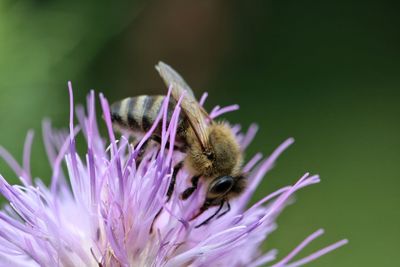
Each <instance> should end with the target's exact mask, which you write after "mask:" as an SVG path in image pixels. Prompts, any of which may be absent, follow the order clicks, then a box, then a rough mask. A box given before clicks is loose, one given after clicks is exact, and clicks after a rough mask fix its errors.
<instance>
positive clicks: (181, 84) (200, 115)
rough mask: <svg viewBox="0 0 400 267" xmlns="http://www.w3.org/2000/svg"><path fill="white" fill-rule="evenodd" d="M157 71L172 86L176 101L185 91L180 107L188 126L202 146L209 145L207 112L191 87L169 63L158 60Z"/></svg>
mask: <svg viewBox="0 0 400 267" xmlns="http://www.w3.org/2000/svg"><path fill="white" fill-rule="evenodd" d="M156 69H157V71H158V72H159V73H160V76H161V77H162V79H163V80H164V82H165V84H166V85H167V86H172V92H171V94H172V97H173V98H174V99H175V100H176V101H178V100H179V98H180V97H181V95H182V93H185V96H184V97H183V100H182V103H181V107H182V111H183V112H184V113H185V115H186V117H187V119H188V121H189V123H190V126H191V127H192V129H193V131H194V133H195V134H196V136H197V139H198V140H199V142H200V144H201V146H202V147H203V149H204V148H207V147H209V140H208V135H207V127H208V124H207V120H206V119H207V118H208V114H207V112H206V111H205V110H204V109H203V107H201V106H200V105H199V103H198V101H197V100H196V98H195V96H194V94H193V91H192V89H190V87H189V85H188V84H187V83H186V82H185V80H184V79H183V78H182V77H181V76H180V75H179V74H178V73H177V72H176V71H175V70H174V69H173V68H171V67H170V66H169V65H167V64H165V63H164V62H159V63H158V65H157V66H156Z"/></svg>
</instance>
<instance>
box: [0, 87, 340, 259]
mask: <svg viewBox="0 0 400 267" xmlns="http://www.w3.org/2000/svg"><path fill="white" fill-rule="evenodd" d="M69 90H70V100H71V101H70V102H71V114H70V129H69V133H68V132H63V131H56V130H54V129H53V128H52V127H51V125H50V123H49V122H48V121H46V122H44V124H43V136H44V141H45V147H46V150H47V154H48V158H49V161H50V164H51V167H52V177H51V184H50V185H49V186H46V185H45V184H43V182H42V181H41V180H40V179H32V176H31V173H30V167H29V165H30V164H29V157H30V147H31V143H32V139H33V134H32V133H31V132H29V133H28V137H27V140H26V143H25V147H24V160H23V164H22V166H20V165H19V164H18V163H17V162H16V161H15V160H14V159H13V158H12V157H11V156H10V155H9V154H8V153H7V152H6V151H5V150H4V149H2V148H0V155H1V156H2V157H3V158H4V159H5V160H6V161H7V162H8V163H9V165H10V166H11V167H12V168H13V170H14V171H15V173H16V175H17V176H18V177H19V178H20V181H21V183H22V185H10V184H9V183H8V182H7V181H6V180H5V179H4V178H3V177H2V176H0V192H1V194H2V195H3V196H4V197H5V198H6V199H7V201H8V204H7V205H5V207H4V208H3V210H2V211H0V266H166V267H176V266H262V265H265V264H266V263H270V265H271V266H274V267H278V266H291V267H293V266H300V265H303V264H305V263H308V262H310V261H312V260H314V259H316V258H318V257H320V256H321V255H323V254H325V253H328V252H330V251H332V250H334V249H336V248H338V247H340V246H342V245H344V244H346V243H347V240H342V241H339V242H337V243H335V244H333V245H331V246H328V247H326V248H324V249H321V250H319V251H317V252H315V253H313V254H311V255H310V256H308V257H305V258H303V259H300V260H297V261H293V258H294V256H296V254H297V253H298V252H299V251H300V250H302V249H303V248H304V247H305V246H306V245H307V244H309V243H310V242H311V241H312V240H314V239H315V238H316V237H318V236H320V235H321V234H322V233H323V231H322V230H318V231H316V232H315V233H313V234H311V235H310V236H309V237H307V238H306V239H305V240H304V241H303V242H302V243H301V244H300V245H299V246H298V247H296V248H295V249H294V250H293V251H292V252H291V253H290V254H289V255H287V256H286V257H284V258H283V259H281V260H278V261H277V262H275V263H271V262H273V261H275V259H276V255H277V251H276V250H274V249H272V250H270V251H268V252H267V253H265V254H263V253H262V252H261V251H260V245H261V244H262V243H263V242H264V241H265V240H266V238H267V236H268V235H269V234H270V233H271V232H272V231H274V230H275V229H276V223H275V221H276V217H277V216H278V215H279V214H280V212H281V211H282V209H283V208H284V207H285V206H286V205H287V204H288V202H289V201H290V199H291V197H292V195H293V193H294V192H296V191H297V190H299V189H301V188H303V187H305V186H308V185H312V184H315V183H318V182H319V178H318V176H316V175H312V176H311V175H309V174H305V175H304V176H303V177H301V178H300V180H298V182H297V183H295V184H294V185H291V186H286V187H284V188H281V189H280V190H278V191H276V192H273V193H271V194H269V195H268V196H266V197H265V198H263V199H261V200H260V201H259V202H257V203H256V204H254V205H253V206H251V207H250V208H247V206H248V201H249V199H250V198H251V196H252V194H253V193H254V191H255V189H256V188H257V186H258V184H259V183H260V181H261V180H262V179H263V177H264V176H265V174H266V173H267V172H268V171H269V170H270V169H271V168H272V167H273V165H274V164H275V161H276V159H277V157H278V156H279V155H280V154H281V153H282V152H283V151H284V150H285V149H286V148H287V147H288V146H289V145H291V144H292V143H293V139H288V140H286V141H285V142H284V143H283V144H281V145H280V146H279V147H278V148H277V149H276V150H275V151H274V152H273V153H272V154H271V155H270V156H269V157H268V158H266V159H264V160H263V161H261V162H260V160H261V158H262V157H261V155H260V154H257V155H255V156H254V157H253V158H252V159H251V160H250V161H249V162H247V164H245V166H244V171H245V172H247V173H249V177H248V181H249V186H248V188H247V190H246V191H245V192H244V194H243V195H241V196H240V197H239V198H237V199H235V200H232V202H231V206H232V209H231V211H230V212H229V213H227V214H226V215H225V216H223V217H221V218H218V219H215V220H212V221H211V222H210V223H209V224H207V225H205V226H202V227H200V228H195V226H196V225H197V224H198V223H200V222H202V221H203V220H204V219H205V218H207V217H208V216H210V214H212V213H213V212H214V209H215V208H212V209H210V210H208V211H206V212H205V213H204V214H202V215H201V216H200V217H199V218H197V219H196V220H194V221H189V218H190V217H191V216H192V215H193V214H194V213H195V212H196V211H197V210H198V209H199V207H200V206H201V205H202V203H203V200H204V188H202V186H201V184H200V188H199V190H196V192H195V193H194V194H193V195H192V197H191V198H190V199H189V200H186V201H183V200H181V199H180V198H179V193H180V192H182V191H183V190H184V189H185V188H186V187H187V186H188V180H189V179H190V177H189V174H188V173H187V172H185V171H181V172H179V174H178V177H177V184H176V187H175V191H174V194H173V195H172V198H171V199H170V201H168V202H166V197H165V196H166V192H167V190H168V185H169V182H170V179H171V173H172V170H173V166H174V165H175V164H176V163H177V162H179V160H180V159H181V158H182V156H183V154H182V153H180V152H174V151H173V149H172V148H173V144H174V139H175V132H176V127H177V122H178V120H177V119H178V117H179V112H180V107H179V104H178V106H177V107H176V108H175V110H174V113H173V115H172V119H171V122H170V124H169V125H166V124H165V123H164V125H163V131H162V144H161V145H160V146H154V147H150V148H149V149H147V150H146V153H145V155H144V157H143V160H142V161H141V162H140V163H137V162H136V159H137V155H138V152H139V151H140V149H141V146H143V143H144V142H145V140H147V139H148V138H149V137H150V136H151V132H152V130H150V131H149V132H148V133H147V134H146V135H145V136H144V138H143V139H142V140H141V141H140V142H139V144H138V145H137V146H136V147H132V145H131V144H130V143H129V141H128V139H127V138H126V137H124V136H123V137H121V139H120V140H116V138H115V136H114V133H113V130H112V126H111V119H110V115H109V114H110V112H109V106H108V103H107V100H106V99H105V98H104V97H103V96H102V95H101V94H100V102H101V107H102V110H103V114H104V115H103V116H104V119H105V122H106V126H107V129H108V139H105V138H103V137H101V136H100V134H99V130H98V126H97V122H96V113H95V95H94V92H91V93H90V95H89V96H88V99H87V102H88V103H87V110H85V109H84V108H83V107H81V106H80V107H78V108H77V112H76V113H77V118H78V122H79V123H78V125H77V126H75V125H74V121H73V118H74V116H73V95H72V88H71V84H69ZM205 98H206V95H205V96H204V97H203V98H202V99H201V101H200V102H201V103H204V101H205ZM165 103H168V97H167V100H166V102H165ZM235 109H237V106H230V107H226V108H219V107H216V108H215V109H214V110H213V111H212V112H211V113H210V116H211V117H212V118H215V117H217V116H219V115H221V114H222V113H224V112H228V111H231V110H235ZM166 112H167V106H166V105H165V104H164V105H163V108H162V111H161V112H160V114H159V116H158V118H157V121H156V123H158V122H160V121H161V119H162V117H163V116H166ZM164 121H165V120H164ZM155 126H156V124H154V125H153V128H152V129H154V128H155ZM234 129H235V133H236V136H237V139H238V141H239V143H240V145H241V148H242V149H243V150H244V149H246V147H247V146H248V144H249V143H250V141H251V140H252V139H253V137H254V135H255V133H256V131H257V128H256V127H255V126H251V127H250V129H249V130H248V131H247V133H241V131H240V127H239V126H234ZM78 133H82V134H83V136H84V137H85V140H86V143H87V152H86V154H85V156H84V157H80V156H79V155H78V153H77V152H76V149H75V137H76V135H77V134H78ZM64 165H65V166H64ZM161 209H162V212H161V214H160V216H158V217H157V218H156V215H157V213H158V212H159V211H160V210H161ZM155 218H156V219H155ZM153 221H154V225H153V227H152V224H153ZM151 229H153V231H151Z"/></svg>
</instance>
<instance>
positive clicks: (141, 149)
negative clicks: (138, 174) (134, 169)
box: [135, 139, 149, 166]
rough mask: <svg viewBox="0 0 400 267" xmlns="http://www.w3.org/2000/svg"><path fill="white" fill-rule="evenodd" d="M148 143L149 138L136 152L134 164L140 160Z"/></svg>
mask: <svg viewBox="0 0 400 267" xmlns="http://www.w3.org/2000/svg"><path fill="white" fill-rule="evenodd" d="M148 145H149V139H147V140H146V141H145V142H144V143H143V145H142V147H141V148H140V150H139V152H138V154H137V156H136V159H135V161H136V166H138V165H139V164H140V163H141V162H142V160H143V156H144V153H145V152H146V149H147V146H148Z"/></svg>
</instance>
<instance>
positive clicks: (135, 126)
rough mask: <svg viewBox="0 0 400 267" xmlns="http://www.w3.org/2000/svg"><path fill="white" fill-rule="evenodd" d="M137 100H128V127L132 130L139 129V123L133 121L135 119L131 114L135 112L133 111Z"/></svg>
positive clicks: (134, 98)
mask: <svg viewBox="0 0 400 267" xmlns="http://www.w3.org/2000/svg"><path fill="white" fill-rule="evenodd" d="M137 99H138V98H137V97H132V98H129V103H128V126H129V127H130V128H131V129H134V130H138V129H140V125H139V123H138V122H137V121H136V120H135V117H134V116H133V114H134V113H135V112H137V111H135V108H136V102H137Z"/></svg>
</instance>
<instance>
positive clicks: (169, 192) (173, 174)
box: [167, 161, 183, 202]
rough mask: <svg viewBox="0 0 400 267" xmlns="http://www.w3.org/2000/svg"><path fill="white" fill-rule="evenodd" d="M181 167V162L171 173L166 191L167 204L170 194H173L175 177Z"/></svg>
mask: <svg viewBox="0 0 400 267" xmlns="http://www.w3.org/2000/svg"><path fill="white" fill-rule="evenodd" d="M182 167H183V161H181V162H179V163H178V164H176V166H175V167H174V171H173V172H172V177H171V182H170V183H169V187H168V191H167V202H168V201H169V200H170V199H171V196H172V193H173V192H174V188H175V182H176V176H177V175H178V172H179V171H180V169H181V168H182Z"/></svg>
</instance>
